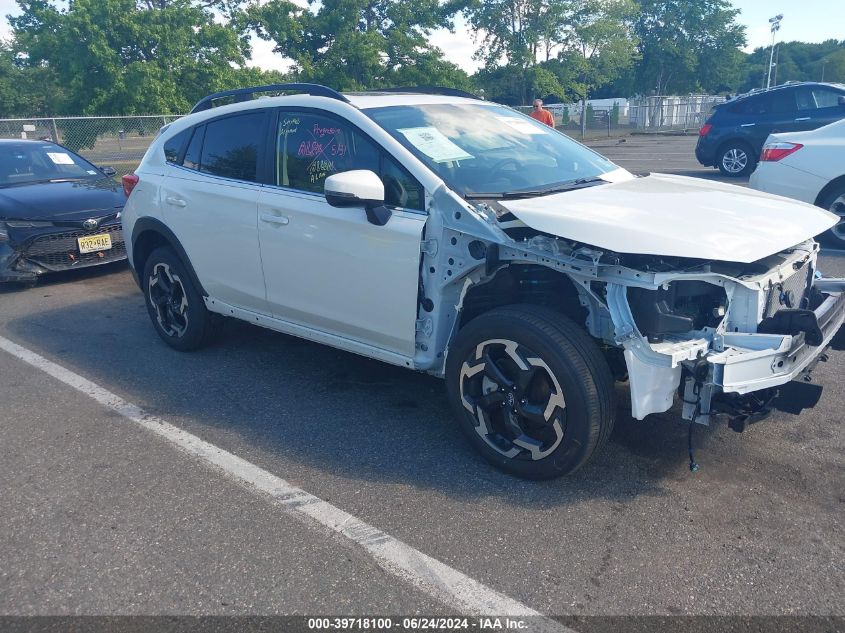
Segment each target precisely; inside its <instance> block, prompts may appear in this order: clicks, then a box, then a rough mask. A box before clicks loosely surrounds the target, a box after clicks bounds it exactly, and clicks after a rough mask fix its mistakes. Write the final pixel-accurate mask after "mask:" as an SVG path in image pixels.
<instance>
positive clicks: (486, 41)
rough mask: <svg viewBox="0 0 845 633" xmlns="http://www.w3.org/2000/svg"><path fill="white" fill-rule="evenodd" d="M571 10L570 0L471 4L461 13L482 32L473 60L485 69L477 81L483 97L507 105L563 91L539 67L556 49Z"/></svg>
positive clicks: (490, 0)
mask: <svg viewBox="0 0 845 633" xmlns="http://www.w3.org/2000/svg"><path fill="white" fill-rule="evenodd" d="M570 11H571V2H570V0H471V1H470V2H469V4H468V6H467V8H466V9H465V13H466V15H467V18H468V20H469V24H470V26H472V27H473V29H475V31H476V32H477V33H480V34H481V35H480V36H479V37H478V39H477V41H476V43H477V44H478V49H477V50H476V52H475V58H476V59H478V60H481V61H482V62H484V68H483V70H482V71H481V72H479V73H478V75H477V79H476V80H477V82H478V83H479V84H481V85H482V86H483V87H484V89H485V93H486V94H487V95H488V96H490V97H491V98H493V99H496V100H500V101H503V102H505V103H511V104H513V103H519V104H521V103H526V102H528V101H530V100H531V99H533V98H534V97H537V96H539V95H543V94H546V93H554V94H563V93H565V92H566V89H565V87H564V86H562V85H561V83H560V82H559V81H558V79H557V78H556V77H555V75H554V74H553V73H551V72H549V71H548V70H547V69H540V68H539V67H538V63H539V62H540V61H541V60H546V61H548V60H549V59H550V58H551V54H552V51H554V50H555V48H557V47H559V46H560V42H561V40H562V38H563V32H562V31H563V28H564V24H565V23H566V20H567V16H568V15H569V13H570Z"/></svg>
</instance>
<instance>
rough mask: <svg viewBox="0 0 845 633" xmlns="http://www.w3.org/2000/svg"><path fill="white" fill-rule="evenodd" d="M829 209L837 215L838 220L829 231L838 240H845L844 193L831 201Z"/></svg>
mask: <svg viewBox="0 0 845 633" xmlns="http://www.w3.org/2000/svg"><path fill="white" fill-rule="evenodd" d="M829 210H830V212H831V213H835V214H836V215H837V216H839V222H837V223H836V225H835V226H834V227H833V228H832V229H830V232H831V233H833V234H834V235H835V236H836V237H838V238H839V239H840V240H842V241H845V193H843V194H842V195H841V196H839V197H838V198H836V199H835V200H834V201H833V203H832V204H831V205H830V209H829Z"/></svg>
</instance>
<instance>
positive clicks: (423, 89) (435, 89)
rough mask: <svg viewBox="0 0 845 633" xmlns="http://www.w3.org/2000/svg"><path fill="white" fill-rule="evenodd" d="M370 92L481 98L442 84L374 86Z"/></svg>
mask: <svg viewBox="0 0 845 633" xmlns="http://www.w3.org/2000/svg"><path fill="white" fill-rule="evenodd" d="M368 92H410V93H416V94H423V95H443V96H446V97H464V98H466V99H481V97H479V96H478V95H474V94H472V93H471V92H467V91H466V90H458V89H457V88H444V87H442V86H402V87H400V88H374V89H373V90H369V91H368Z"/></svg>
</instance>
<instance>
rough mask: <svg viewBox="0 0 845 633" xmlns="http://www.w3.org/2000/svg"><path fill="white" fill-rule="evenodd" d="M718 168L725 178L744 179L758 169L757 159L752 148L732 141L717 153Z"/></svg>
mask: <svg viewBox="0 0 845 633" xmlns="http://www.w3.org/2000/svg"><path fill="white" fill-rule="evenodd" d="M716 166H717V167H718V168H719V171H720V172H722V173H723V174H724V175H725V176H731V177H732V178H742V177H744V176H748V175H750V174H751V172H752V171H754V169H755V168H756V167H757V159H756V158H755V157H754V152H753V151H752V150H751V148H750V147H749V146H748V145H747V144H745V143H743V142H742V141H730V142H728V143H725V144H724V145H723V146H722V147H720V148H719V151H718V152H717V153H716Z"/></svg>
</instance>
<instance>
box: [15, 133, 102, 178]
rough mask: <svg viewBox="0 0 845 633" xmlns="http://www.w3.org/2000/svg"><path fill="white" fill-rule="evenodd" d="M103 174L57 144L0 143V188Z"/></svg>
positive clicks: (95, 176) (93, 176) (94, 176)
mask: <svg viewBox="0 0 845 633" xmlns="http://www.w3.org/2000/svg"><path fill="white" fill-rule="evenodd" d="M102 177H103V174H102V173H101V172H100V171H99V170H98V169H97V168H96V167H94V165H92V164H91V163H89V162H88V161H87V160H85V159H83V158H80V157H79V156H77V155H76V154H73V153H72V152H69V151H68V150H66V149H65V148H64V147H60V146H58V145H52V144H49V143H20V144H4V145H0V187H9V186H12V185H20V184H28V183H33V182H49V181H51V180H78V179H88V178H102Z"/></svg>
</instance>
